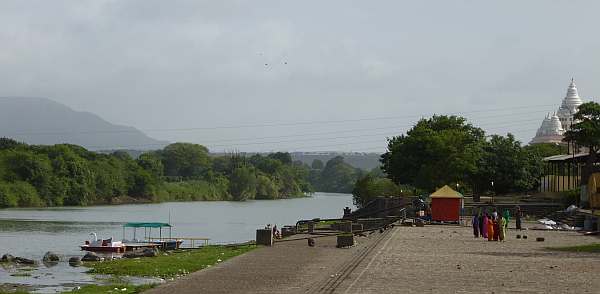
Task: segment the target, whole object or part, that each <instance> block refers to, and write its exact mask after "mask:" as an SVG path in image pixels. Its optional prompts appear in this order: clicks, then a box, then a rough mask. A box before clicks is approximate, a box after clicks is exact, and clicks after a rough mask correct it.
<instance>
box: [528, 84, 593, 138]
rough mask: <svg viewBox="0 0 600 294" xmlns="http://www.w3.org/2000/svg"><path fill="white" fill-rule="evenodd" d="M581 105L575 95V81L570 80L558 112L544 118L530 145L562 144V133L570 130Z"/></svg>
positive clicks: (579, 99)
mask: <svg viewBox="0 0 600 294" xmlns="http://www.w3.org/2000/svg"><path fill="white" fill-rule="evenodd" d="M581 104H583V100H581V98H580V97H579V93H577V86H576V85H575V81H574V80H573V79H571V84H570V85H569V88H568V89H567V95H566V96H565V98H564V99H563V101H562V104H561V105H560V107H559V108H558V111H557V112H555V113H553V114H548V115H546V118H544V120H543V121H542V125H541V126H540V128H539V129H538V130H537V133H536V134H535V137H534V138H533V139H532V140H531V142H530V144H538V143H555V144H563V142H562V139H563V136H564V133H565V132H566V131H568V130H569V129H570V128H571V125H572V124H573V123H575V121H574V120H573V115H574V114H575V113H576V112H577V109H578V108H579V105H581Z"/></svg>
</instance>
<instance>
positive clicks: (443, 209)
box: [429, 185, 463, 222]
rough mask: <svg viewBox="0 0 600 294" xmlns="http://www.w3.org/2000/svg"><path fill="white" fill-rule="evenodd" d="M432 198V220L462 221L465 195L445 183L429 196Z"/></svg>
mask: <svg viewBox="0 0 600 294" xmlns="http://www.w3.org/2000/svg"><path fill="white" fill-rule="evenodd" d="M429 197H430V198H431V220H433V221H444V222H458V221H460V210H461V209H462V207H463V195H462V194H460V193H459V192H456V191H454V190H453V189H452V188H450V187H448V185H445V186H444V187H442V188H440V189H439V190H437V191H435V192H434V193H433V194H431V195H430V196H429Z"/></svg>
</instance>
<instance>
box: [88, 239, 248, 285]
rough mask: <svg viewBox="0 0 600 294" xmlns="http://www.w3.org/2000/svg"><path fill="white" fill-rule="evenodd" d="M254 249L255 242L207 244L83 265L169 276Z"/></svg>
mask: <svg viewBox="0 0 600 294" xmlns="http://www.w3.org/2000/svg"><path fill="white" fill-rule="evenodd" d="M254 248H256V246H255V245H239V246H207V247H204V248H202V249H193V250H178V251H171V252H168V253H164V254H161V255H159V256H158V257H151V258H150V257H147V258H139V259H137V258H134V259H117V260H112V261H105V262H97V263H86V266H88V267H90V268H91V269H90V271H89V272H90V273H93V274H109V275H115V276H140V277H160V278H172V277H177V276H182V275H186V274H188V273H191V272H195V271H198V270H201V269H204V268H207V267H210V266H213V265H215V264H217V263H219V262H222V261H225V260H227V259H229V258H232V257H234V256H238V255H240V254H243V253H246V252H248V251H250V250H252V249H254Z"/></svg>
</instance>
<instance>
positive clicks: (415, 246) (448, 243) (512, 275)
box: [335, 226, 600, 293]
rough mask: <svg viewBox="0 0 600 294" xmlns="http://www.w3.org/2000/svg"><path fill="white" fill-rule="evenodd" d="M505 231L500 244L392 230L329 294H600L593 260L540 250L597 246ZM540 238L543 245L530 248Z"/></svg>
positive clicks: (566, 236) (437, 232) (431, 231)
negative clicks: (520, 235)
mask: <svg viewBox="0 0 600 294" xmlns="http://www.w3.org/2000/svg"><path fill="white" fill-rule="evenodd" d="M516 234H517V232H516V231H509V233H508V238H507V239H506V241H505V242H488V241H484V240H483V239H475V238H473V235H472V233H471V229H470V228H465V227H442V226H428V227H425V228H416V227H415V228H411V227H396V228H395V229H394V230H393V232H392V234H390V236H389V238H387V239H386V240H385V241H383V242H381V243H380V244H379V245H378V246H377V248H376V249H375V250H374V251H373V254H371V255H370V256H369V257H368V258H366V259H365V260H364V261H363V262H362V263H361V265H360V266H358V267H357V268H356V269H355V270H354V271H353V272H352V273H351V274H350V275H349V276H348V277H347V279H345V281H344V283H342V284H341V285H340V286H339V287H338V288H337V290H336V291H335V293H600V254H576V253H563V252H551V251H547V250H545V247H553V246H568V245H580V244H586V243H594V242H600V239H598V238H596V237H585V236H582V235H581V234H578V233H575V232H556V231H554V232H552V231H533V230H529V231H524V232H520V233H519V234H526V235H527V236H528V238H527V240H522V239H516ZM536 237H544V238H545V241H544V242H536V241H535V238H536Z"/></svg>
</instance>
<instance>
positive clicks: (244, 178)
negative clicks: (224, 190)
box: [229, 167, 256, 201]
mask: <svg viewBox="0 0 600 294" xmlns="http://www.w3.org/2000/svg"><path fill="white" fill-rule="evenodd" d="M229 193H230V194H231V196H232V197H233V200H237V201H244V200H246V199H253V198H254V197H255V195H256V173H255V171H254V170H253V169H251V168H249V167H238V168H236V169H234V170H233V172H232V173H231V179H230V181H229Z"/></svg>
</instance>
